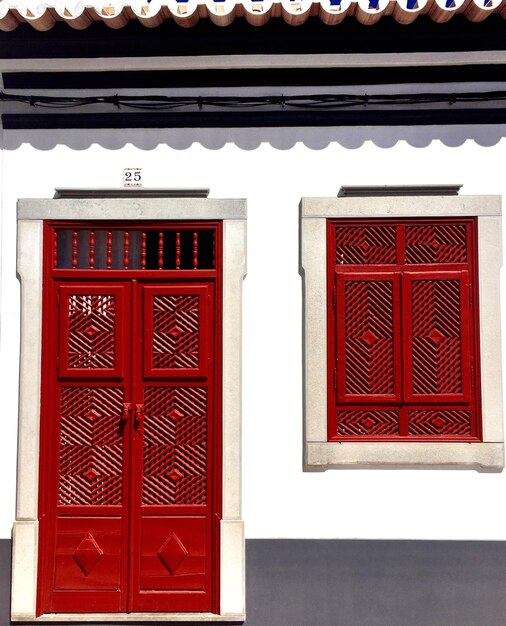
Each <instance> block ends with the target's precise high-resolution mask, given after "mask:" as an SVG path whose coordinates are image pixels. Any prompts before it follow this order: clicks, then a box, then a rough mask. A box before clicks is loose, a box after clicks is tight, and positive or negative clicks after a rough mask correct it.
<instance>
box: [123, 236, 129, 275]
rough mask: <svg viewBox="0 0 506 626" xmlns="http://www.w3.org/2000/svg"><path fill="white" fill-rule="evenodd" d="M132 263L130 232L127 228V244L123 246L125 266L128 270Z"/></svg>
mask: <svg viewBox="0 0 506 626" xmlns="http://www.w3.org/2000/svg"><path fill="white" fill-rule="evenodd" d="M129 264H130V234H129V233H128V231H126V230H125V244H124V248H123V267H124V268H125V269H126V270H127V269H128V266H129Z"/></svg>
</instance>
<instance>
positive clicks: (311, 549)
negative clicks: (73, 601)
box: [0, 539, 506, 626]
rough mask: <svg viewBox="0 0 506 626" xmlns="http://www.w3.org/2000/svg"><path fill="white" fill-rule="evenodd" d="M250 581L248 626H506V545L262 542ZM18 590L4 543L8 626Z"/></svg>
mask: <svg viewBox="0 0 506 626" xmlns="http://www.w3.org/2000/svg"><path fill="white" fill-rule="evenodd" d="M246 581H247V585H246V612H247V619H246V622H245V626H504V624H505V623H506V618H505V616H506V594H505V593H504V589H505V588H506V542H498V541H481V542H479V541H373V540H370V541H351V540H350V541H339V540H335V541H333V540H283V539H280V540H272V539H271V540H269V539H254V540H248V541H247V542H246ZM9 586H10V541H8V540H6V539H3V540H0V626H7V625H8V624H9ZM88 626H93V625H91V624H88ZM95 626H97V625H95ZM186 626H191V625H190V624H189V623H188V622H187V623H186Z"/></svg>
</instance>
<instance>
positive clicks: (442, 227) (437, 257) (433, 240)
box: [406, 224, 467, 263]
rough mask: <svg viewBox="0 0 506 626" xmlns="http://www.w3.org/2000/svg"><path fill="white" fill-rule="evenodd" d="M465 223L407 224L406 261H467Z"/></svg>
mask: <svg viewBox="0 0 506 626" xmlns="http://www.w3.org/2000/svg"><path fill="white" fill-rule="evenodd" d="M466 262H467V243H466V226H465V224H438V225H434V224H430V225H414V224H413V225H408V226H406V263H466Z"/></svg>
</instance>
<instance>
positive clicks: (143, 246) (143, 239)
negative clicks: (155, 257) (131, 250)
mask: <svg viewBox="0 0 506 626" xmlns="http://www.w3.org/2000/svg"><path fill="white" fill-rule="evenodd" d="M141 269H143V270H145V269H146V233H142V234H141Z"/></svg>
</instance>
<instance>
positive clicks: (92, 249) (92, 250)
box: [90, 230, 95, 269]
mask: <svg viewBox="0 0 506 626" xmlns="http://www.w3.org/2000/svg"><path fill="white" fill-rule="evenodd" d="M94 267H95V231H94V230H90V269H93V268H94Z"/></svg>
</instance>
